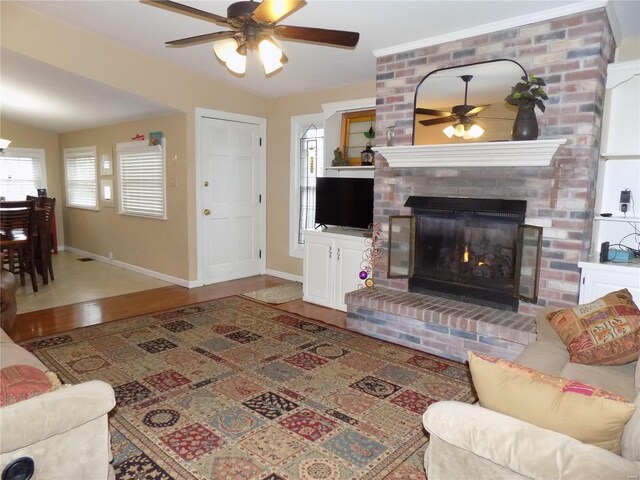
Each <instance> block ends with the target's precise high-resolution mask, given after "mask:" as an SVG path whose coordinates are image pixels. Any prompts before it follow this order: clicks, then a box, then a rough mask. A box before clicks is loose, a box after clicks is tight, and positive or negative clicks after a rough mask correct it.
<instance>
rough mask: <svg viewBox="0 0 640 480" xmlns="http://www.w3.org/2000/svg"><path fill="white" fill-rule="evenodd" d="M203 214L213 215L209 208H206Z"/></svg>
mask: <svg viewBox="0 0 640 480" xmlns="http://www.w3.org/2000/svg"><path fill="white" fill-rule="evenodd" d="M203 213H204V214H205V215H211V210H209V209H208V208H205V209H204V212H203Z"/></svg>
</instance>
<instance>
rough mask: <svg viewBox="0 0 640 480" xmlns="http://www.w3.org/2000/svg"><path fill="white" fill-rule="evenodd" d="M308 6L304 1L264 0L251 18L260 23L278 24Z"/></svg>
mask: <svg viewBox="0 0 640 480" xmlns="http://www.w3.org/2000/svg"><path fill="white" fill-rule="evenodd" d="M306 4H307V2H305V1H304V0H262V3H260V5H258V6H257V7H256V9H255V10H254V11H253V14H251V18H252V19H254V20H255V21H256V22H258V23H276V22H277V21H278V20H282V19H283V18H284V17H286V16H287V15H290V14H292V13H293V12H295V11H296V10H298V9H300V8H302V7H304V6H305V5H306Z"/></svg>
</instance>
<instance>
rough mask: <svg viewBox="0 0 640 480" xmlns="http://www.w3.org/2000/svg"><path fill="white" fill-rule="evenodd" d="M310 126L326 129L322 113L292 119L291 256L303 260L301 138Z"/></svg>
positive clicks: (290, 183)
mask: <svg viewBox="0 0 640 480" xmlns="http://www.w3.org/2000/svg"><path fill="white" fill-rule="evenodd" d="M310 124H314V125H315V126H316V127H318V128H324V120H323V116H322V113H313V114H309V115H295V116H292V117H291V155H290V159H291V163H290V168H289V171H290V172H291V174H290V177H289V256H291V257H297V258H303V257H304V245H300V244H299V243H298V225H299V224H300V218H299V216H300V138H301V137H302V135H303V134H304V132H305V130H306V129H307V128H308V127H309V125H310Z"/></svg>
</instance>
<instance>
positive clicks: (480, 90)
mask: <svg viewBox="0 0 640 480" xmlns="http://www.w3.org/2000/svg"><path fill="white" fill-rule="evenodd" d="M523 75H526V71H525V70H524V68H523V67H522V66H521V65H520V64H519V63H517V62H515V61H513V60H509V59H499V60H491V61H487V62H480V63H472V64H468V65H461V66H456V67H450V68H442V69H439V70H434V71H433V72H431V73H429V74H428V75H426V76H425V77H424V78H423V79H422V81H421V82H420V83H419V84H418V86H417V88H416V93H415V101H414V125H413V144H414V145H441V144H467V143H473V142H494V141H508V140H511V129H512V126H513V120H514V118H515V116H516V113H517V108H516V107H514V106H512V105H509V104H508V103H507V102H505V100H504V98H505V97H506V96H507V95H508V94H509V93H510V92H511V87H512V86H513V85H515V84H516V83H518V81H520V78H521V77H522V76H523ZM425 124H426V125H425ZM474 125H475V126H476V127H474ZM448 127H451V128H449V131H448V134H447V133H445V132H443V130H444V129H445V128H448ZM478 127H479V128H478ZM471 128H473V132H474V133H475V132H480V130H483V132H482V133H481V135H480V136H478V137H476V138H469V137H470V134H469V133H468V134H466V135H464V137H462V136H457V135H459V134H462V133H463V131H467V132H471V130H470V129H471ZM454 130H457V131H456V132H454Z"/></svg>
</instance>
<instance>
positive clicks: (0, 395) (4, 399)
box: [0, 365, 60, 407]
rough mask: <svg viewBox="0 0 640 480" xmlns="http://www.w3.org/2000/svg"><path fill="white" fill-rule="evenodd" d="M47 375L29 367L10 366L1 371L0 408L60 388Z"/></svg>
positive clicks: (58, 384)
mask: <svg viewBox="0 0 640 480" xmlns="http://www.w3.org/2000/svg"><path fill="white" fill-rule="evenodd" d="M49 373H50V372H47V373H45V372H43V371H42V370H39V369H37V368H35V367H32V366H30V365H12V366H10V367H6V368H3V369H1V370H0V407H3V406H6V405H11V404H12V403H16V402H19V401H21V400H26V399H27V398H31V397H34V396H36V395H40V394H42V393H46V392H50V391H52V390H55V389H56V388H58V387H60V383H59V381H57V378H56V382H53V381H52V380H53V379H52V378H51V376H50V375H49ZM53 376H55V374H53Z"/></svg>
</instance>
